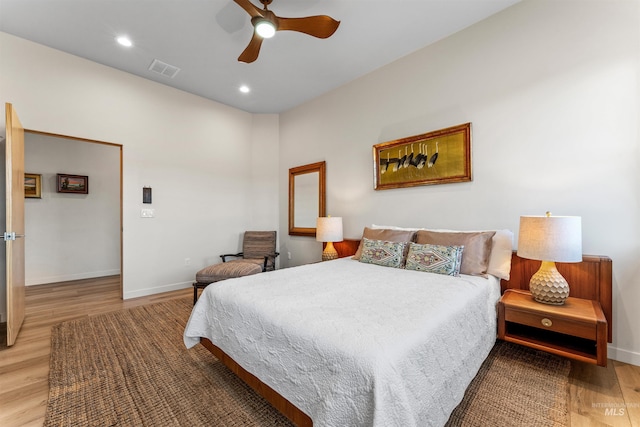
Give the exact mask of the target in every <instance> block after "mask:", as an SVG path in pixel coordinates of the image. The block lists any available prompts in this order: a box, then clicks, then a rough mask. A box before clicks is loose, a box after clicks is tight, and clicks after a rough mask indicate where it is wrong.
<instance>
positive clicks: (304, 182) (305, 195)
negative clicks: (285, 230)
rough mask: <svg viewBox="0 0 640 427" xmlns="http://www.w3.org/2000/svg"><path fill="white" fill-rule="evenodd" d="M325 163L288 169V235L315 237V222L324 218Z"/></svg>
mask: <svg viewBox="0 0 640 427" xmlns="http://www.w3.org/2000/svg"><path fill="white" fill-rule="evenodd" d="M324 173H325V162H319V163H312V164H309V165H304V166H298V167H295V168H291V169H289V234H290V235H294V236H312V237H315V235H316V220H317V219H318V217H319V216H325V191H324V186H325V174H324Z"/></svg>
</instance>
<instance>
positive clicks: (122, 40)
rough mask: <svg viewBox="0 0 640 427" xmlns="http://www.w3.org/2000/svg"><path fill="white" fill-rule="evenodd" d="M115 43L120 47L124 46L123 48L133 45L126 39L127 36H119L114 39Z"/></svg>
mask: <svg viewBox="0 0 640 427" xmlns="http://www.w3.org/2000/svg"><path fill="white" fill-rule="evenodd" d="M116 41H117V42H118V43H120V44H121V45H122V46H125V47H131V46H133V43H132V42H131V39H129V37H127V36H120V37H118V38H117V39H116Z"/></svg>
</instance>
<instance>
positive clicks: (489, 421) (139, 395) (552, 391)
mask: <svg viewBox="0 0 640 427" xmlns="http://www.w3.org/2000/svg"><path fill="white" fill-rule="evenodd" d="M191 306H192V300H191V299H190V298H184V299H179V300H174V301H169V302H163V303H158V304H153V305H147V306H142V307H136V308H133V309H128V310H122V311H117V312H113V313H109V314H104V315H98V316H93V317H90V318H87V319H82V320H77V321H71V322H65V323H61V324H59V325H57V326H55V327H54V328H53V331H52V338H51V345H52V348H51V362H50V364H51V371H50V374H49V386H50V391H49V400H48V403H47V411H46V416H45V423H44V425H45V426H154V427H160V426H162V427H164V426H224V427H234V426H238V427H240V426H242V427H262V426H269V427H272V426H291V423H290V422H289V421H288V420H287V419H286V418H285V417H283V416H282V415H281V414H280V413H278V412H277V411H276V410H275V409H274V408H273V407H271V406H270V405H269V404H268V403H267V402H266V401H265V400H264V399H262V398H261V397H260V396H258V395H257V394H256V393H255V392H254V391H253V390H251V389H250V388H249V387H248V386H246V385H245V384H244V383H243V382H242V381H241V380H239V379H238V378H237V377H236V376H235V375H234V374H233V373H232V372H231V371H229V370H228V369H227V368H226V367H225V366H224V365H222V363H221V362H219V361H218V360H217V359H215V358H214V357H213V356H212V355H211V354H210V353H209V352H208V351H207V350H206V349H205V348H204V347H202V346H196V347H195V348H193V349H191V350H187V349H186V348H185V347H184V345H183V343H182V332H183V330H184V327H185V324H186V321H187V319H188V317H189V313H190V310H191ZM569 369H570V364H569V362H568V361H567V360H564V359H562V358H559V357H555V356H552V355H549V354H546V353H542V352H538V351H535V350H530V349H527V348H524V347H519V346H515V345H511V344H508V343H501V342H499V343H498V344H496V347H495V348H494V349H493V351H492V352H491V355H490V356H489V357H488V358H487V360H486V361H485V363H484V364H483V365H482V367H481V369H480V372H479V373H478V376H477V377H476V379H474V381H473V382H472V384H471V385H470V387H469V389H468V390H467V393H466V394H465V398H464V400H463V402H462V403H461V404H460V406H459V407H458V408H457V409H456V410H455V412H454V413H453V414H452V416H451V419H450V421H449V424H448V425H449V426H483V427H484V426H489V425H492V426H511V425H513V426H516V425H517V426H543V425H544V426H563V425H565V421H566V419H567V402H566V395H567V394H566V393H567V385H568V375H569Z"/></svg>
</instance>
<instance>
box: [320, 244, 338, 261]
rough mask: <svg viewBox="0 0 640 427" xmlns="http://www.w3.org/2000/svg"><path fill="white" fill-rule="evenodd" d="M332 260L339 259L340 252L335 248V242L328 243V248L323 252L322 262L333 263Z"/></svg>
mask: <svg viewBox="0 0 640 427" xmlns="http://www.w3.org/2000/svg"><path fill="white" fill-rule="evenodd" d="M332 259H338V251H336V248H334V247H333V242H327V246H325V248H324V251H322V260H323V261H331V260H332Z"/></svg>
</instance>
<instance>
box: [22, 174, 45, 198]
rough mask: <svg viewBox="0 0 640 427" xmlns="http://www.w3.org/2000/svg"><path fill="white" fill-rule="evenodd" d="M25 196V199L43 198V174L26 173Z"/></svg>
mask: <svg viewBox="0 0 640 427" xmlns="http://www.w3.org/2000/svg"><path fill="white" fill-rule="evenodd" d="M24 197H25V199H41V198H42V175H40V174H38V173H25V174H24Z"/></svg>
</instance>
